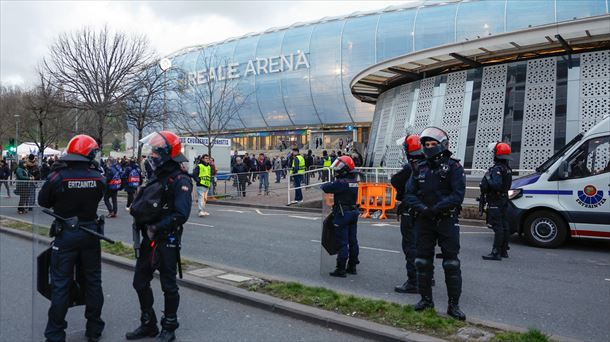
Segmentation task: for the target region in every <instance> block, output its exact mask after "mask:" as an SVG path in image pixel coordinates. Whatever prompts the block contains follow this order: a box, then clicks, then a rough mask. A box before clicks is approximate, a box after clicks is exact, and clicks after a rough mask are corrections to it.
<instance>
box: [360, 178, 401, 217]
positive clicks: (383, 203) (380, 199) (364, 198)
mask: <svg viewBox="0 0 610 342" xmlns="http://www.w3.org/2000/svg"><path fill="white" fill-rule="evenodd" d="M388 198H389V201H388ZM358 204H359V205H360V208H361V209H363V210H364V212H363V213H362V215H360V217H363V218H369V217H371V211H376V210H381V216H379V219H380V220H385V219H387V218H388V216H387V215H386V211H387V210H391V209H394V207H395V206H396V190H395V189H394V188H393V187H392V186H391V185H390V184H384V183H359V184H358Z"/></svg>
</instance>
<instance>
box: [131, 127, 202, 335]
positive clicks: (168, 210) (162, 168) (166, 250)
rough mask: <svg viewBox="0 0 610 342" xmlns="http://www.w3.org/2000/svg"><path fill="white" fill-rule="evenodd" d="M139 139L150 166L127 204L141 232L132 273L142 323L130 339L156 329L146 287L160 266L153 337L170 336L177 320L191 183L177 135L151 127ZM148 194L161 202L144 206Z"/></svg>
mask: <svg viewBox="0 0 610 342" xmlns="http://www.w3.org/2000/svg"><path fill="white" fill-rule="evenodd" d="M140 142H141V143H142V144H144V145H148V146H149V147H150V149H151V153H150V154H149V158H150V159H151V164H152V166H153V169H154V170H153V174H152V177H151V179H149V180H148V181H147V183H146V184H145V185H144V186H143V187H142V188H140V190H139V192H138V195H136V198H135V200H134V202H133V203H132V205H131V210H130V214H131V215H132V216H133V217H134V222H135V226H136V228H137V229H138V230H139V231H140V233H141V236H142V241H141V245H140V250H139V256H138V258H137V261H136V270H135V274H134V276H133V287H134V289H135V290H136V292H137V294H138V299H139V301H140V310H141V316H140V322H141V324H140V326H139V327H138V328H137V329H135V330H134V331H132V332H128V333H127V334H126V336H125V337H126V338H127V339H128V340H135V339H141V338H146V337H154V336H157V334H159V329H158V327H157V317H156V315H155V312H154V310H153V301H154V298H153V292H152V289H151V288H150V281H151V280H152V278H153V273H154V271H155V270H159V274H160V280H161V289H162V290H163V294H164V297H165V310H164V311H163V312H164V317H163V318H162V319H161V328H162V330H161V333H160V334H159V336H158V338H157V339H158V340H159V341H173V340H174V339H175V333H174V331H175V330H176V329H177V328H178V326H179V324H178V316H177V312H178V304H179V302H180V295H179V293H178V285H177V284H176V267H177V266H178V267H179V262H180V257H179V248H180V239H181V236H182V225H183V224H184V223H185V222H186V221H187V220H188V218H189V215H190V212H191V202H192V198H191V191H192V183H191V180H190V177H189V175H188V173H187V172H186V171H184V170H183V169H182V168H181V163H183V162H187V159H186V158H185V157H184V155H182V153H181V149H182V145H181V143H180V139H179V138H178V136H176V135H175V134H174V133H172V132H169V131H162V132H155V133H152V134H150V135H148V136H147V137H145V138H143V139H142V140H140ZM153 198H160V202H161V203H159V204H158V205H155V206H154V208H148V209H145V210H143V209H142V208H147V206H146V203H147V202H150V200H151V199H153ZM144 222H146V223H144Z"/></svg>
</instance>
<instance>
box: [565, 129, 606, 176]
mask: <svg viewBox="0 0 610 342" xmlns="http://www.w3.org/2000/svg"><path fill="white" fill-rule="evenodd" d="M568 163H569V167H568V178H569V179H575V178H584V177H589V176H595V175H599V174H602V173H607V172H610V136H605V137H599V138H593V139H590V140H587V141H586V142H584V143H583V144H582V145H581V146H580V147H579V148H578V150H576V151H575V152H574V153H573V154H572V155H571V156H570V158H569V159H568Z"/></svg>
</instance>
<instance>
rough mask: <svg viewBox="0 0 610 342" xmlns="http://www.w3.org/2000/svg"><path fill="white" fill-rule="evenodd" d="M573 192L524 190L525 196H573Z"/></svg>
mask: <svg viewBox="0 0 610 342" xmlns="http://www.w3.org/2000/svg"><path fill="white" fill-rule="evenodd" d="M573 193H574V192H573V191H572V190H523V194H524V195H528V194H529V195H572V194H573Z"/></svg>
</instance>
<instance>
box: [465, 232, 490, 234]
mask: <svg viewBox="0 0 610 342" xmlns="http://www.w3.org/2000/svg"><path fill="white" fill-rule="evenodd" d="M493 233H494V232H460V234H493Z"/></svg>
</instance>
